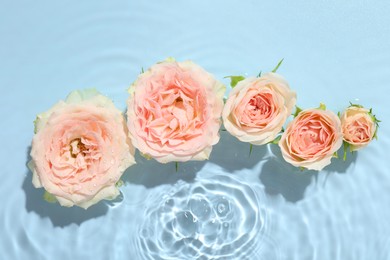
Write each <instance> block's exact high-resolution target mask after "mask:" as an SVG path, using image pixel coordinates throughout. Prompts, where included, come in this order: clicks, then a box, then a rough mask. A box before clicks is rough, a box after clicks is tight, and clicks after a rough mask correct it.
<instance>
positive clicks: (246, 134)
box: [222, 73, 296, 145]
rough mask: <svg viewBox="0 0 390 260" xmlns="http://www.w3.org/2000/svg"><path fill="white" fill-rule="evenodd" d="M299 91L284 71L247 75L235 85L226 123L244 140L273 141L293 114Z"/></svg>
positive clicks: (225, 108) (260, 142)
mask: <svg viewBox="0 0 390 260" xmlns="http://www.w3.org/2000/svg"><path fill="white" fill-rule="evenodd" d="M295 102H296V94H295V92H294V91H292V90H290V87H289V85H288V83H287V81H285V80H284V79H283V78H282V77H281V76H280V75H278V74H276V73H267V74H265V75H263V76H261V77H259V78H247V79H244V80H242V81H240V82H238V84H237V86H236V87H235V88H233V89H232V91H231V92H230V94H229V97H228V99H227V101H226V104H225V107H224V109H223V114H222V118H223V122H224V126H225V128H226V130H227V131H229V133H231V134H232V135H233V136H235V137H237V138H238V139H239V140H240V141H242V142H249V143H251V144H254V145H262V144H266V143H268V142H271V141H273V140H274V139H275V138H276V136H277V135H278V133H279V132H280V131H281V130H282V127H283V125H284V123H285V121H286V119H287V117H288V116H289V115H290V114H291V111H292V109H293V107H294V105H295Z"/></svg>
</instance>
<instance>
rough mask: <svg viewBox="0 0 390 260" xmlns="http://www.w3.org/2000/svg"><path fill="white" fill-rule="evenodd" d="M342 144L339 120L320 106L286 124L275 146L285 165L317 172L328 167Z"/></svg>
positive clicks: (303, 112)
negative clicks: (286, 163)
mask: <svg viewBox="0 0 390 260" xmlns="http://www.w3.org/2000/svg"><path fill="white" fill-rule="evenodd" d="M342 142H343V135H342V131H341V122H340V119H339V118H338V117H337V115H336V114H334V113H333V112H331V111H329V110H325V107H324V106H323V105H321V107H320V108H318V109H307V110H304V111H301V112H300V113H299V114H298V115H297V116H296V117H295V118H294V120H293V121H291V122H290V123H289V124H288V126H287V128H286V131H285V132H284V133H283V134H282V137H281V139H280V142H279V146H280V148H281V151H282V155H283V158H284V159H285V160H286V161H287V162H288V163H290V164H292V165H294V166H297V167H304V168H307V169H310V170H318V171H319V170H321V169H322V168H324V167H325V166H326V165H328V164H330V162H331V158H332V157H333V156H334V154H335V152H337V150H338V149H339V148H340V147H341V145H342Z"/></svg>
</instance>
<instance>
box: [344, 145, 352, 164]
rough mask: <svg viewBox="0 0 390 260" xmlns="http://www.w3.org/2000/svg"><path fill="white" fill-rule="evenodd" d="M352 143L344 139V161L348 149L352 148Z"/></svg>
mask: <svg viewBox="0 0 390 260" xmlns="http://www.w3.org/2000/svg"><path fill="white" fill-rule="evenodd" d="M350 146H351V145H350V144H349V143H347V142H346V141H343V149H344V155H343V161H345V160H347V151H348V149H349V150H351V147H350Z"/></svg>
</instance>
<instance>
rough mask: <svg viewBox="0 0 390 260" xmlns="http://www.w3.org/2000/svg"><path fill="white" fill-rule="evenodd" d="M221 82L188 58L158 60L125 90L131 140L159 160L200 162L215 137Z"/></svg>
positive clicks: (221, 103) (220, 104)
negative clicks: (183, 60)
mask: <svg viewBox="0 0 390 260" xmlns="http://www.w3.org/2000/svg"><path fill="white" fill-rule="evenodd" d="M224 92H225V86H224V85H223V84H222V83H220V82H219V81H217V80H216V79H215V78H214V77H213V76H212V75H211V74H209V73H208V72H206V71H205V70H204V69H203V68H201V67H199V66H198V65H196V64H195V63H193V62H191V61H185V62H176V61H175V60H173V59H169V60H166V61H164V62H160V63H157V64H155V65H154V66H152V67H151V68H150V69H149V70H148V71H146V72H145V73H142V74H141V75H140V76H139V77H138V79H137V80H136V81H135V82H134V83H133V85H132V86H131V87H130V88H129V93H130V97H129V99H128V110H127V116H128V120H127V124H128V128H129V133H130V138H131V140H132V142H133V144H134V146H135V147H136V148H138V149H139V150H140V152H141V153H143V154H144V155H145V156H146V157H153V158H155V159H156V160H157V161H159V162H162V163H166V162H170V161H188V160H204V159H207V158H208V157H209V155H210V152H211V149H212V146H213V145H214V144H216V143H217V142H218V141H219V134H218V131H219V128H220V125H221V120H220V117H221V113H222V108H223V95H224Z"/></svg>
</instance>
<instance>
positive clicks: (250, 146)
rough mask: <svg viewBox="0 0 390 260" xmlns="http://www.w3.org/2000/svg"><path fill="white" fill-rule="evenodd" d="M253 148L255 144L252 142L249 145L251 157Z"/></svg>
mask: <svg viewBox="0 0 390 260" xmlns="http://www.w3.org/2000/svg"><path fill="white" fill-rule="evenodd" d="M252 149H253V144H250V145H249V157H251V154H252Z"/></svg>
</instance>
